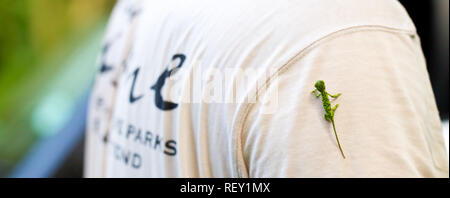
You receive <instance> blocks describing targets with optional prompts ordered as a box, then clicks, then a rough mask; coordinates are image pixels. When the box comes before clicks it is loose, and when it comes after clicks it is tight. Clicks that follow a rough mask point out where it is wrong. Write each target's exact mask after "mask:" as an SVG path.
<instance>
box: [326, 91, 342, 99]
mask: <svg viewBox="0 0 450 198" xmlns="http://www.w3.org/2000/svg"><path fill="white" fill-rule="evenodd" d="M327 95H329V96H331V97H332V98H337V97H339V96H340V95H341V93H338V94H336V95H331V94H329V93H328V92H327Z"/></svg>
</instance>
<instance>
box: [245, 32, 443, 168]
mask: <svg viewBox="0 0 450 198" xmlns="http://www.w3.org/2000/svg"><path fill="white" fill-rule="evenodd" d="M285 67H286V68H285V69H283V70H282V71H283V72H282V73H279V74H278V76H277V77H276V80H275V81H273V82H271V84H270V86H269V87H268V88H267V89H265V90H264V91H261V93H260V97H261V98H263V99H262V100H264V98H266V99H267V98H270V100H275V101H271V102H269V103H270V104H271V105H272V107H271V109H272V110H270V111H267V108H266V107H264V104H263V103H262V102H261V103H257V104H254V105H253V106H252V107H251V108H250V110H249V112H248V114H247V116H245V120H244V121H243V123H244V126H243V127H242V129H243V130H242V131H241V133H242V134H240V135H241V138H242V139H241V142H239V144H241V145H242V147H241V149H242V161H243V162H242V164H241V165H240V166H239V169H240V171H241V172H245V173H247V174H248V175H247V176H249V177H448V161H447V157H446V155H447V154H446V150H445V146H444V142H443V138H442V133H441V124H440V119H439V115H438V111H437V108H436V104H435V100H434V96H433V92H432V89H431V85H430V81H429V77H428V73H427V69H426V63H425V60H424V57H423V54H422V51H421V48H420V42H419V38H418V36H417V35H415V34H409V33H404V32H398V31H395V30H389V29H383V28H380V29H375V30H374V29H367V30H365V29H357V30H347V31H344V32H340V33H335V34H333V35H330V36H327V37H326V38H323V39H321V40H320V41H318V42H316V43H315V44H313V45H311V46H310V47H308V48H307V49H304V50H302V51H301V52H299V54H298V55H297V56H296V57H295V58H293V59H292V60H291V61H290V62H289V63H288V64H286V65H285ZM317 80H324V82H325V85H326V90H327V92H329V93H330V94H337V93H342V95H341V96H339V97H338V98H337V99H332V98H330V101H331V105H332V107H333V106H334V105H336V104H339V107H338V108H337V110H336V112H335V116H334V120H335V124H336V131H337V135H338V138H339V140H340V143H341V146H342V149H343V152H344V154H345V156H346V158H345V159H344V158H343V157H342V155H341V153H340V151H339V148H338V145H337V141H336V137H335V135H334V132H333V128H332V124H331V122H329V121H327V120H326V119H325V118H324V113H325V112H324V108H323V106H322V100H321V99H320V98H316V97H314V95H313V94H312V93H311V91H312V90H313V89H314V83H315V82H316V81H317ZM274 98H275V99H274Z"/></svg>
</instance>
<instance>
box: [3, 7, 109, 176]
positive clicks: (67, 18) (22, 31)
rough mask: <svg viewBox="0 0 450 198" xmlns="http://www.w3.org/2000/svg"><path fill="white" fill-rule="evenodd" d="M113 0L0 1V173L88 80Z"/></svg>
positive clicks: (50, 129) (48, 128)
mask: <svg viewBox="0 0 450 198" xmlns="http://www.w3.org/2000/svg"><path fill="white" fill-rule="evenodd" d="M114 3H115V1H113V0H1V1H0V177H2V176H5V175H6V174H7V173H8V172H9V171H10V170H11V169H12V168H13V167H14V166H15V165H16V164H17V163H18V162H19V161H20V160H21V159H22V157H23V156H24V155H25V154H26V153H27V152H28V150H29V149H30V148H31V147H32V146H33V145H34V143H35V142H36V141H38V140H40V139H42V138H46V137H49V136H51V135H54V134H52V133H55V132H56V131H58V129H59V128H61V127H62V125H64V124H65V122H66V121H67V119H68V118H69V117H70V115H71V113H72V112H73V110H74V108H75V104H76V102H77V101H78V100H79V98H80V97H81V96H82V95H83V94H84V93H85V92H86V91H87V89H88V88H89V86H90V85H91V83H92V79H93V76H94V74H95V70H96V69H95V68H96V67H95V65H96V61H97V57H98V55H99V52H100V48H101V42H102V35H103V31H104V29H105V24H106V21H107V18H108V16H109V15H110V12H111V9H112V7H113V5H114Z"/></svg>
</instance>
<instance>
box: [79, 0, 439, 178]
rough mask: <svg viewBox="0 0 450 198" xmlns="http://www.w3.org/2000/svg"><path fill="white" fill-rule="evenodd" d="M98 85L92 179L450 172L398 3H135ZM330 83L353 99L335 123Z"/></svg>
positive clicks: (108, 44) (127, 5)
mask: <svg viewBox="0 0 450 198" xmlns="http://www.w3.org/2000/svg"><path fill="white" fill-rule="evenodd" d="M101 60H102V64H101V67H100V69H99V73H98V75H97V76H96V82H95V86H94V90H93V93H92V100H91V105H90V112H89V120H88V130H87V139H86V148H87V155H86V166H85V168H86V171H85V176H87V177H447V176H448V165H447V158H446V153H445V148H444V143H443V140H442V137H441V133H440V130H441V128H440V127H441V125H440V120H439V116H438V113H437V109H436V104H435V101H434V98H433V93H432V90H431V86H430V83H429V79H428V75H427V71H426V65H425V61H424V58H423V55H422V51H421V49H420V43H419V38H418V36H417V34H416V31H415V28H414V25H413V23H412V22H411V20H410V19H409V17H408V14H407V13H406V12H405V10H404V9H403V7H402V6H401V5H400V4H399V3H398V2H396V1H391V0H384V1H381V0H380V1H371V0H367V1H362V0H347V1H335V0H320V1H318V0H304V1H287V0H281V1H270V0H258V1H240V0H232V1H211V0H205V1H181V0H180V1H128V0H122V1H120V2H119V3H118V5H117V6H116V8H115V10H114V12H113V15H112V18H111V22H110V25H109V28H108V30H107V34H106V38H105V48H104V53H103V57H102V59H101ZM317 80H324V81H325V82H326V85H327V88H326V89H327V90H329V91H330V92H332V93H333V94H334V93H337V92H341V93H342V95H341V96H340V97H339V98H337V99H335V100H334V101H333V100H332V102H333V103H334V102H336V103H339V105H340V106H339V108H338V109H337V110H336V114H335V117H334V119H335V123H336V130H337V134H338V135H339V138H340V142H341V145H342V148H343V152H344V153H345V155H346V158H345V159H344V158H343V157H342V156H341V153H340V151H339V148H338V146H337V143H336V139H335V136H334V134H333V129H332V128H331V124H330V123H329V122H328V121H327V120H325V119H324V116H323V114H324V109H323V107H322V103H321V101H320V100H318V99H316V98H315V97H314V94H312V93H311V91H312V90H313V89H314V83H315V82H316V81H317Z"/></svg>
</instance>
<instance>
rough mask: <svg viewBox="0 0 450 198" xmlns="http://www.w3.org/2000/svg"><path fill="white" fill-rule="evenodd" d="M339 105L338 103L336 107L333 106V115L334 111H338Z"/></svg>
mask: <svg viewBox="0 0 450 198" xmlns="http://www.w3.org/2000/svg"><path fill="white" fill-rule="evenodd" d="M338 107H339V104H336V105H334V107H333V108H331V111H333V115H334V112H335V111H336V109H337V108H338Z"/></svg>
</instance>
